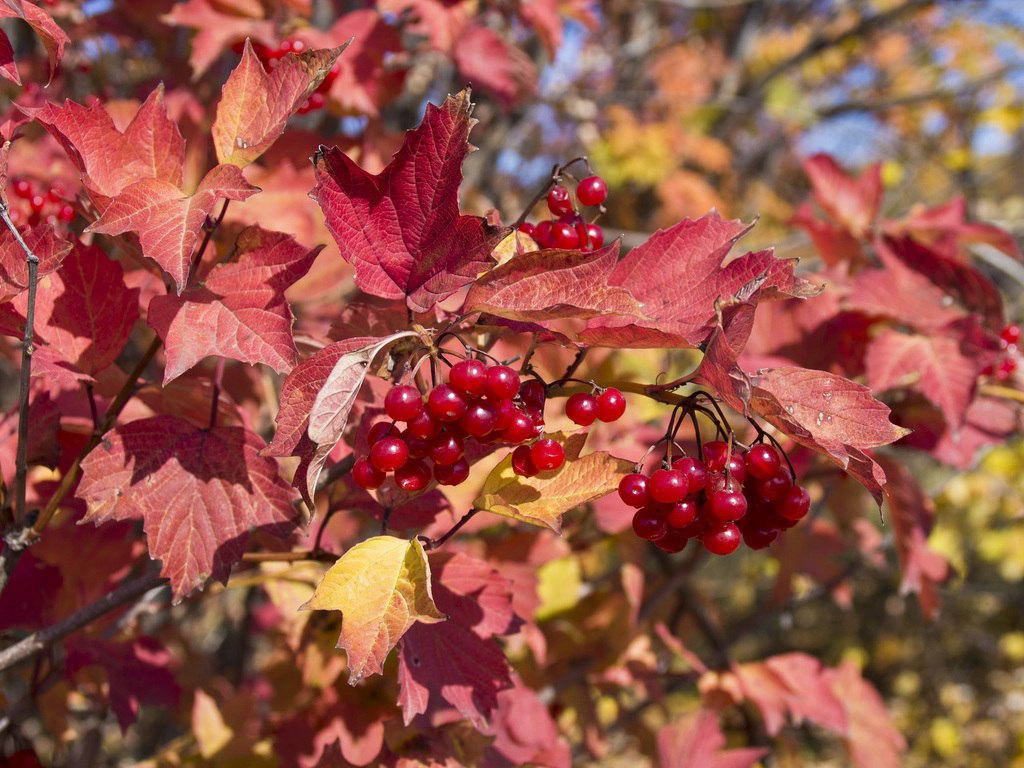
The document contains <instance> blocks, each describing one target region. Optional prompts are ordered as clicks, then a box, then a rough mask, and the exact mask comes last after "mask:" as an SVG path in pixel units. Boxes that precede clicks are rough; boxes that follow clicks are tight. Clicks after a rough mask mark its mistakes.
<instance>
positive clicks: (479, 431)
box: [459, 400, 508, 437]
mask: <svg viewBox="0 0 1024 768" xmlns="http://www.w3.org/2000/svg"><path fill="white" fill-rule="evenodd" d="M499 402H508V401H507V400H501V401H499ZM497 423H498V412H497V411H496V410H495V408H494V405H493V403H491V402H490V401H489V400H473V401H472V402H471V403H470V404H469V407H468V408H467V409H466V412H465V413H464V414H462V418H461V419H459V426H460V427H462V431H463V432H465V433H466V434H467V435H470V436H471V437H483V436H484V435H489V434H490V433H491V431H492V430H493V429H494V425H495V424H497Z"/></svg>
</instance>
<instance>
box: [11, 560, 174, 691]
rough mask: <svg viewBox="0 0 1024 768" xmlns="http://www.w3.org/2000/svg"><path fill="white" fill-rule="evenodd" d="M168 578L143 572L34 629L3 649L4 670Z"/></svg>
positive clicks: (136, 597)
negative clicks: (50, 623)
mask: <svg viewBox="0 0 1024 768" xmlns="http://www.w3.org/2000/svg"><path fill="white" fill-rule="evenodd" d="M164 582H165V579H164V577H163V576H160V575H159V574H155V573H154V574H148V575H146V576H140V577H139V578H137V579H133V580H132V581H126V582H122V583H121V584H120V586H118V587H117V588H116V589H114V590H113V591H112V592H108V593H107V594H105V595H104V596H103V597H101V598H100V599H99V600H97V601H96V602H94V603H91V604H90V605H87V606H85V607H84V608H82V609H81V610H79V611H76V612H75V613H73V614H71V615H70V616H68V617H67V618H66V619H64V620H63V621H59V622H57V623H56V624H53V625H51V626H49V627H47V628H46V629H42V630H40V631H39V632H33V633H32V634H31V635H29V636H28V637H26V638H24V639H23V640H21V641H19V642H17V643H15V644H14V645H12V646H10V647H9V648H5V649H4V650H3V651H0V672H2V671H3V670H5V669H9V668H10V667H13V666H14V665H15V664H19V663H21V662H22V661H25V660H26V659H31V658H32V657H34V656H36V655H37V654H39V653H41V652H43V651H45V650H46V649H47V648H49V647H50V646H51V645H53V644H54V643H56V642H57V641H59V640H62V639H64V638H65V637H67V636H68V635H70V634H71V633H72V632H75V631H77V630H79V629H81V628H82V627H84V626H85V625H86V624H90V623H91V622H93V621H95V620H96V619H98V618H99V617H100V616H103V615H104V614H106V613H109V612H110V611H112V610H114V609H116V608H119V607H120V606H122V605H124V604H126V603H129V602H131V601H132V600H136V599H138V598H139V597H141V596H142V595H144V594H146V593H147V592H148V591H149V590H151V589H154V588H155V587H159V586H162V585H163V584H164Z"/></svg>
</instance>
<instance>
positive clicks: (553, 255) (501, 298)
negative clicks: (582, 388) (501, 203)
mask: <svg viewBox="0 0 1024 768" xmlns="http://www.w3.org/2000/svg"><path fill="white" fill-rule="evenodd" d="M618 255H619V244H618V241H616V242H615V243H613V244H612V245H610V246H608V247H607V248H602V249H601V250H599V251H594V252H592V253H580V252H578V251H554V250H544V251H531V252H529V253H523V254H519V255H516V256H513V257H512V258H511V259H509V260H508V261H506V262H505V263H504V264H501V265H500V266H498V267H495V268H494V269H492V270H491V271H489V272H487V273H485V274H484V275H481V276H480V278H479V279H478V280H477V281H476V282H475V283H473V287H472V288H470V289H469V294H468V295H467V296H466V301H465V303H464V304H463V308H462V309H463V312H488V313H490V314H493V315H497V316H498V317H505V318H508V319H510V320H522V321H538V322H539V321H544V320H552V319H555V318H567V317H573V318H580V319H586V318H590V317H600V316H602V315H631V316H641V317H642V316H643V307H642V306H641V304H640V302H638V301H637V300H636V299H634V298H633V296H632V295H631V294H630V293H629V291H627V290H626V289H625V288H621V287H618V286H612V285H609V284H608V281H609V279H610V276H611V273H612V271H613V270H614V269H615V265H616V264H617V263H618Z"/></svg>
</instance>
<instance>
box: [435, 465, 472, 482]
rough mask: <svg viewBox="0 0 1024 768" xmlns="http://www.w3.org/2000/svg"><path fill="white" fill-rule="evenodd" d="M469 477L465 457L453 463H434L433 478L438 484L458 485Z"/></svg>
mask: <svg viewBox="0 0 1024 768" xmlns="http://www.w3.org/2000/svg"><path fill="white" fill-rule="evenodd" d="M467 477H469V463H468V462H467V461H466V460H465V459H459V460H458V461H456V462H455V463H454V464H443V465H442V464H436V465H435V466H434V479H435V480H437V482H438V483H439V484H440V485H459V484H460V483H463V482H465V481H466V478H467Z"/></svg>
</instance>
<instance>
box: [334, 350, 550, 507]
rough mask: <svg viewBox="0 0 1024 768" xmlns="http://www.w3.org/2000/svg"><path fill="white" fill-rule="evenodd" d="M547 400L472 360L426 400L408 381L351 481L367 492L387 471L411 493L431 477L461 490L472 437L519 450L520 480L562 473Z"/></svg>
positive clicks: (395, 392) (504, 371)
mask: <svg viewBox="0 0 1024 768" xmlns="http://www.w3.org/2000/svg"><path fill="white" fill-rule="evenodd" d="M545 397H546V392H545V387H544V384H542V383H541V382H540V381H537V380H535V379H527V380H525V381H520V379H519V374H518V373H517V372H516V371H514V370H513V369H512V368H509V367H508V366H507V365H487V364H486V363H485V362H484V361H482V360H478V359H475V358H470V359H466V360H461V361H459V362H458V363H456V364H455V365H453V366H452V368H451V370H450V371H449V372H448V382H447V383H446V384H439V385H437V386H435V387H433V388H432V389H431V390H430V391H429V392H427V394H426V396H424V395H423V394H421V392H420V390H419V389H418V388H417V387H415V386H412V385H410V384H401V385H397V386H394V387H392V388H391V390H390V391H388V393H387V395H386V396H385V398H384V410H385V412H386V413H387V416H388V418H389V419H390V421H380V422H377V423H376V424H374V425H373V426H371V427H370V431H369V435H368V439H367V442H368V444H369V448H370V453H369V455H368V456H362V457H360V458H359V459H357V460H356V462H355V464H354V466H353V467H352V479H353V480H354V481H355V483H356V485H358V486H359V487H361V488H365V489H367V490H373V489H376V488H379V487H380V486H381V485H382V484H383V483H384V481H385V480H386V479H387V476H388V474H389V473H394V479H395V484H396V485H397V486H398V487H399V488H402V489H404V490H406V491H420V490H423V489H424V488H425V487H426V486H427V484H428V483H429V482H430V481H431V480H432V479H433V480H436V481H437V483H438V484H439V485H459V484H460V483H462V482H463V481H464V480H465V479H466V478H467V477H469V462H468V461H467V460H466V456H465V453H466V447H467V441H468V440H470V439H473V440H476V441H477V442H480V443H509V444H511V445H515V446H517V447H516V449H515V450H514V451H513V452H512V467H513V469H514V471H515V472H516V474H518V475H520V476H523V477H532V476H533V475H536V474H537V473H539V472H545V471H550V470H554V469H558V468H559V467H561V466H562V462H563V461H564V460H565V450H564V449H563V448H562V445H561V444H560V443H559V442H558V441H557V440H552V439H551V438H547V437H542V435H543V433H544V400H545ZM400 424H404V425H405V427H404V429H402V428H400V427H399V425H400ZM538 438H539V439H538Z"/></svg>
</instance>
